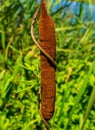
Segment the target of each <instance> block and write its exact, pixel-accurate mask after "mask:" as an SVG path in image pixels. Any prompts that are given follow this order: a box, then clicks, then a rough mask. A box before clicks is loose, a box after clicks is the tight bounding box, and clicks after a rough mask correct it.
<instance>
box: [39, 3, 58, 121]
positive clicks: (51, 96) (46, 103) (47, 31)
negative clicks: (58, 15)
mask: <svg viewBox="0 0 95 130" xmlns="http://www.w3.org/2000/svg"><path fill="white" fill-rule="evenodd" d="M39 37H40V46H41V47H42V48H43V49H44V50H45V51H46V52H47V53H48V54H49V55H50V56H51V57H52V58H53V59H54V60H55V56H56V40H55V33H54V23H53V21H52V19H51V17H50V16H48V15H47V11H46V7H45V4H44V3H43V4H42V10H41V14H40V19H39ZM55 70H56V69H55V66H54V65H53V63H52V62H51V61H50V60H49V59H48V58H47V57H46V56H45V55H44V54H43V53H42V52H41V113H42V115H43V117H44V119H45V120H49V119H51V118H52V116H53V113H54V108H55V96H56V83H55Z"/></svg>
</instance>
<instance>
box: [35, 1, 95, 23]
mask: <svg viewBox="0 0 95 130" xmlns="http://www.w3.org/2000/svg"><path fill="white" fill-rule="evenodd" d="M37 1H38V2H40V0H37ZM54 1H56V0H52V2H54ZM68 4H70V6H69V7H67V8H65V9H63V12H62V14H61V15H62V17H65V14H66V12H67V11H69V12H70V14H71V15H73V14H75V15H76V16H79V15H80V11H79V10H80V4H81V3H80V2H67V1H66V0H60V2H59V3H58V4H57V5H56V6H55V7H53V8H52V9H51V11H52V12H55V11H56V10H58V9H59V8H60V7H65V6H66V5H68ZM82 9H84V12H83V15H82V16H83V18H82V19H83V21H95V5H92V7H91V6H90V5H89V4H87V3H84V4H82ZM82 11H83V10H82Z"/></svg>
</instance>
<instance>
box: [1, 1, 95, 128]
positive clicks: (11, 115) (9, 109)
mask: <svg viewBox="0 0 95 130" xmlns="http://www.w3.org/2000/svg"><path fill="white" fill-rule="evenodd" d="M37 7H38V3H37V1H36V0H22V1H20V0H14V1H10V0H4V1H3V0H2V1H0V130H45V127H44V125H42V124H41V118H40V116H39V113H38V106H37V91H38V88H39V87H40V85H41V82H40V51H39V49H38V48H37V47H36V46H35V44H34V43H33V41H32V38H31V34H30V30H31V21H32V17H33V14H34V12H35V11H36V8H37ZM74 9H75V10H74ZM94 10H95V8H94V5H93V4H91V1H89V3H88V4H87V3H86V4H84V3H83V2H81V3H75V2H66V1H65V2H63V1H60V0H53V1H49V2H48V12H49V14H50V15H51V16H52V19H53V21H54V23H55V33H56V54H57V55H56V61H57V71H56V89H57V90H56V103H55V113H54V116H53V118H52V119H51V120H50V127H51V130H79V129H80V127H81V125H82V124H83V123H84V124H85V127H84V130H95V111H94V110H95V105H94V103H95V102H94V99H95V96H94V91H95V88H94V87H95V21H94V17H93V15H92V14H93V11H94ZM86 11H87V12H86ZM34 28H35V37H36V39H37V40H38V41H39V35H38V19H37V22H36V24H35V27H34ZM87 104H88V105H87ZM84 115H85V116H84ZM84 120H86V123H85V121H84Z"/></svg>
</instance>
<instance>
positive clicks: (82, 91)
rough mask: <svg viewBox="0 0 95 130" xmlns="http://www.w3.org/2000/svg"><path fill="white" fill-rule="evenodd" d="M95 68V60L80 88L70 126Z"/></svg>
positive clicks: (72, 111)
mask: <svg viewBox="0 0 95 130" xmlns="http://www.w3.org/2000/svg"><path fill="white" fill-rule="evenodd" d="M94 67H95V60H94V61H93V63H92V65H91V66H90V68H89V71H88V73H87V75H86V77H85V80H84V82H83V85H82V86H81V87H80V90H79V93H78V95H77V96H76V99H75V104H74V106H73V108H72V110H71V112H70V116H69V121H68V124H69V123H70V121H71V117H72V114H73V113H74V111H75V109H76V107H77V105H78V103H79V101H80V99H81V97H82V95H83V94H84V92H85V90H86V87H87V84H88V81H89V77H90V75H91V73H92V71H93V69H94Z"/></svg>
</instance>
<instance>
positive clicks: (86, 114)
mask: <svg viewBox="0 0 95 130" xmlns="http://www.w3.org/2000/svg"><path fill="white" fill-rule="evenodd" d="M94 100H95V87H94V88H93V90H92V93H91V96H90V99H89V101H88V105H87V109H86V112H85V116H84V120H83V122H82V125H81V128H80V130H83V128H84V125H85V123H86V120H87V118H88V116H89V113H90V110H91V108H92V105H93V103H94Z"/></svg>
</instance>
